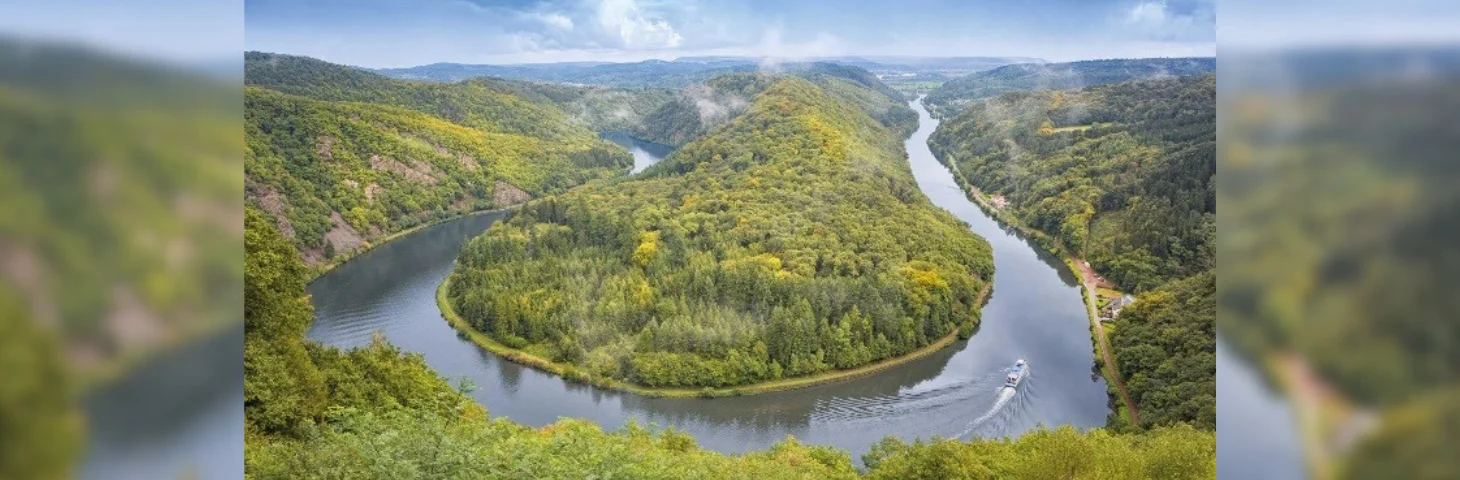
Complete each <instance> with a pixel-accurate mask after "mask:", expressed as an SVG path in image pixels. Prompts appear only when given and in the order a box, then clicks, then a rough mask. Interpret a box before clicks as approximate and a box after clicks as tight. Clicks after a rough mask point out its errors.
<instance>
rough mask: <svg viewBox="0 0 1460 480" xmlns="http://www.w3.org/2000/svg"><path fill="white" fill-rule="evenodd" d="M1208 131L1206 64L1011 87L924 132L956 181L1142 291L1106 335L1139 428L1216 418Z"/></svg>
mask: <svg viewBox="0 0 1460 480" xmlns="http://www.w3.org/2000/svg"><path fill="white" fill-rule="evenodd" d="M1215 141H1216V79H1215V77H1213V76H1210V75H1208V76H1203V77H1185V78H1179V79H1167V80H1145V81H1134V82H1126V83H1119V84H1114V85H1104V86H1098V87H1090V88H1086V89H1083V90H1077V91H1038V92H1013V93H1006V94H1004V95H1002V96H1000V97H998V98H991V99H987V100H985V101H983V102H982V103H980V104H977V105H974V106H972V107H970V108H969V109H968V110H967V111H966V112H964V113H963V114H961V115H959V116H958V117H955V118H953V119H951V120H948V121H946V122H944V123H943V124H942V126H940V127H939V129H938V131H936V132H934V134H933V136H932V138H930V139H929V143H930V146H931V147H932V148H933V151H934V152H935V153H936V154H937V155H938V157H939V159H940V160H941V161H943V162H944V163H946V164H949V165H951V166H952V167H953V171H954V172H955V175H958V176H959V177H960V179H961V180H962V182H963V183H965V184H973V185H976V186H977V187H978V188H980V189H981V190H982V191H983V192H985V193H988V194H991V195H992V194H998V195H1002V196H1003V197H1004V198H1005V199H1007V200H1008V202H1009V207H1007V209H1008V211H1009V212H1010V213H1012V214H1013V215H1014V216H1015V217H1017V218H1018V219H1020V220H1021V221H1022V222H1024V223H1025V224H1027V225H1030V226H1032V227H1034V228H1035V229H1037V230H1039V231H1041V232H1044V233H1045V234H1048V235H1050V236H1052V237H1054V238H1055V239H1057V240H1058V241H1059V243H1060V244H1062V245H1063V246H1064V247H1066V248H1068V249H1070V250H1071V251H1073V252H1074V253H1075V254H1076V255H1078V256H1081V257H1084V258H1087V259H1088V261H1089V262H1090V264H1091V265H1092V266H1093V267H1094V268H1095V270H1096V271H1099V272H1103V273H1104V274H1105V276H1106V277H1107V278H1108V279H1109V280H1111V281H1113V282H1114V283H1116V284H1117V285H1120V286H1122V287H1124V288H1125V289H1127V290H1131V291H1135V292H1145V293H1144V294H1142V295H1140V296H1139V297H1138V298H1137V300H1136V303H1135V305H1133V306H1131V307H1127V308H1126V309H1124V310H1123V311H1122V312H1121V313H1120V316H1119V317H1117V319H1116V324H1115V325H1116V326H1117V327H1118V328H1114V329H1112V332H1111V335H1110V337H1111V344H1112V346H1113V349H1114V351H1115V356H1116V364H1117V365H1118V366H1119V369H1120V371H1119V373H1120V376H1121V377H1122V378H1124V379H1125V380H1126V387H1127V389H1128V391H1129V392H1130V394H1131V396H1132V397H1133V399H1134V400H1135V403H1136V406H1137V407H1138V408H1139V410H1140V412H1141V415H1140V422H1141V424H1140V425H1137V426H1136V427H1138V428H1147V427H1150V426H1156V425H1170V424H1174V423H1178V422H1189V423H1192V424H1193V425H1196V426H1198V427H1200V428H1206V429H1214V428H1216V398H1215V397H1216V364H1215V348H1216V345H1215V340H1216V334H1215V332H1214V325H1215V323H1216V304H1215V295H1216V278H1215V266H1216V262H1215V255H1214V249H1215V245H1214V242H1215V237H1216V195H1215V182H1214V173H1215V169H1216V165H1215V163H1216V151H1215V148H1216V147H1215ZM1120 424H1121V422H1120V421H1119V420H1118V417H1115V416H1112V419H1111V425H1112V426H1117V425H1120Z"/></svg>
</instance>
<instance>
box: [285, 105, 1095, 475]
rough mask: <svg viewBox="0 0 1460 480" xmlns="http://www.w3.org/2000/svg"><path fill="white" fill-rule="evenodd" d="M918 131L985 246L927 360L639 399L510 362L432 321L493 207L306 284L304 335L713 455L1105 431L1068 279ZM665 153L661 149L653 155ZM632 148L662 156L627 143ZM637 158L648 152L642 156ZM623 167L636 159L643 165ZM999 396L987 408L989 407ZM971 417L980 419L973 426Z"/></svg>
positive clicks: (936, 188)
mask: <svg viewBox="0 0 1460 480" xmlns="http://www.w3.org/2000/svg"><path fill="white" fill-rule="evenodd" d="M911 106H912V107H913V108H914V109H916V110H917V111H918V114H919V117H920V121H921V123H920V128H919V129H918V131H917V132H916V133H914V134H913V135H912V137H911V138H910V139H908V141H907V149H908V159H909V161H910V162H911V167H912V171H913V173H914V175H915V176H916V178H917V181H918V185H919V187H920V188H921V189H922V191H923V192H924V193H925V194H926V195H927V196H928V198H930V199H932V201H933V203H935V204H937V205H938V206H940V207H943V208H945V209H947V210H949V211H950V212H952V213H953V214H954V215H956V216H957V217H959V218H961V219H963V220H964V221H965V222H967V223H968V224H969V226H970V228H971V229H972V230H973V232H974V233H976V234H978V235H980V236H983V237H984V238H986V239H988V241H989V243H990V244H992V245H993V250H994V261H995V264H996V273H995V278H994V290H993V292H992V295H991V298H990V299H989V303H988V304H987V305H986V306H985V307H984V310H983V323H982V326H981V329H980V331H979V332H978V333H977V335H975V336H974V337H973V338H972V339H970V340H968V341H965V342H956V343H954V344H952V345H951V346H949V347H948V348H945V349H943V350H941V351H938V352H936V353H934V354H932V355H928V356H926V357H923V358H920V359H917V360H914V361H910V362H908V363H906V364H902V365H898V366H896V367H892V368H889V369H886V370H883V371H881V372H878V373H876V374H873V375H869V376H865V377H861V378H856V379H852V380H847V381H844V382H838V383H833V384H828V385H820V386H815V387H809V388H804V389H799V390H791V391H784V392H775V393H767V394H762V395H753V396H744V397H726V398H716V399H697V398H695V399H669V398H647V397H642V396H637V395H632V394H626V393H621V392H613V391H604V390H600V389H597V388H593V387H590V386H586V385H581V384H576V383H571V382H567V381H565V380H563V379H561V378H559V377H556V376H553V375H550V374H546V373H543V372H540V371H537V370H533V369H531V368H527V367H523V366H520V365H517V364H515V363H512V362H508V361H505V360H502V359H500V358H497V357H496V356H494V355H492V354H490V353H487V352H485V351H483V350H481V349H479V348H478V347H476V346H475V345H473V344H472V343H471V342H470V341H468V340H464V339H462V338H459V337H458V336H457V333H456V331H455V330H453V329H452V328H451V326H450V325H448V324H447V323H446V321H445V320H443V319H442V318H441V313H440V311H439V310H438V309H437V306H436V296H435V294H436V287H437V286H438V285H439V284H440V283H441V281H442V280H443V279H445V278H446V276H447V274H448V273H450V271H451V268H452V261H453V260H454V259H455V258H456V255H457V252H458V250H459V249H460V247H461V245H462V243H464V242H465V241H466V240H467V239H468V238H470V237H472V236H475V235H477V234H480V233H481V232H482V231H483V230H485V229H486V228H487V227H488V226H490V225H491V223H492V222H494V221H496V220H497V219H500V218H502V216H503V215H505V214H503V213H490V214H480V215H473V216H469V217H465V218H460V219H456V220H452V221H448V222H443V223H441V224H438V225H434V226H431V227H428V228H425V229H422V230H420V231H418V232H415V233H412V234H410V235H407V236H404V237H402V238H400V239H397V240H395V241H392V242H390V243H387V244H384V245H381V246H379V247H377V248H375V249H373V250H371V251H369V252H367V253H365V254H362V255H360V256H359V257H357V258H355V259H353V260H351V261H350V262H349V263H346V264H344V265H342V266H340V267H338V268H336V269H334V270H333V271H331V272H329V273H327V274H325V275H324V276H322V277H320V278H319V279H318V280H316V281H315V282H314V283H313V284H311V285H310V287H309V291H310V293H311V294H312V295H313V302H314V305H315V321H314V324H313V326H312V327H311V328H310V331H309V338H311V339H313V340H316V341H319V342H323V343H326V344H329V345H336V346H340V347H347V348H348V347H357V346H362V345H366V344H368V343H369V342H370V338H371V335H372V332H375V331H380V332H383V333H384V334H385V336H386V337H387V338H388V339H389V340H390V342H391V343H394V344H395V345H398V346H400V347H401V348H402V349H404V350H407V351H411V352H419V353H421V354H423V355H424V356H425V359H426V362H427V363H429V364H430V365H431V367H432V368H434V369H436V371H437V372H439V373H440V374H441V375H443V376H445V377H447V378H449V379H451V380H452V381H455V380H457V379H459V378H463V377H464V378H468V379H471V380H472V381H473V382H474V383H475V384H476V385H477V389H476V390H475V391H474V392H472V394H471V395H472V396H473V397H475V398H476V399H477V401H479V402H481V403H482V405H485V406H486V407H487V409H488V411H489V412H490V413H491V414H492V415H496V416H505V417H508V418H510V419H512V420H514V421H517V422H520V423H524V424H528V425H534V426H541V425H546V424H549V423H552V422H554V421H556V420H557V419H558V418H560V417H575V418H584V419H588V420H592V421H594V422H597V423H598V424H600V425H603V427H604V428H605V429H610V430H612V429H615V428H618V427H619V426H621V425H623V424H624V422H626V421H628V420H630V419H633V420H636V421H638V422H640V423H642V424H649V423H652V424H658V425H661V426H669V425H672V426H674V427H677V428H679V429H682V430H684V431H686V432H688V433H690V434H692V435H694V436H695V437H696V438H698V439H699V442H700V444H701V445H702V446H704V447H706V448H711V449H714V450H718V451H722V452H732V453H733V452H743V451H747V450H757V449H764V448H766V447H768V446H770V445H772V444H774V443H776V442H778V441H780V440H782V439H784V438H785V437H786V435H795V436H796V437H797V438H799V439H801V440H803V441H806V442H810V443H815V444H823V445H832V446H836V447H840V448H843V449H847V450H849V451H851V452H852V454H853V456H854V458H855V457H859V456H860V455H861V454H863V453H865V452H866V451H867V449H868V447H870V446H871V445H872V443H873V442H876V441H877V440H880V439H881V438H882V437H884V436H887V435H896V436H898V437H902V438H905V439H909V440H911V439H913V438H918V437H922V438H928V437H932V436H935V435H937V436H943V437H954V436H959V437H963V438H967V437H971V436H1005V435H1018V434H1020V433H1022V432H1024V431H1027V430H1029V429H1031V428H1034V427H1035V426H1036V425H1038V424H1044V425H1064V424H1072V425H1075V426H1077V427H1080V428H1090V427H1097V426H1100V425H1103V424H1104V423H1105V417H1106V415H1107V414H1108V413H1109V412H1110V409H1109V407H1108V402H1107V397H1106V393H1105V382H1104V380H1103V379H1102V378H1101V377H1100V376H1099V374H1098V372H1096V371H1095V370H1094V369H1093V367H1094V361H1093V357H1092V343H1091V339H1090V331H1089V321H1088V320H1087V318H1086V316H1085V310H1084V306H1083V304H1082V302H1081V298H1080V290H1079V286H1078V284H1077V283H1076V279H1075V278H1074V276H1073V275H1071V274H1070V273H1069V272H1068V271H1067V270H1066V269H1065V268H1064V266H1063V265H1061V264H1060V263H1059V262H1058V260H1057V259H1055V258H1054V257H1052V256H1050V255H1048V254H1046V253H1045V252H1043V250H1041V249H1039V247H1038V246H1036V245H1034V244H1032V243H1030V242H1029V241H1027V240H1025V239H1024V238H1021V237H1020V236H1018V235H1017V234H1015V233H1014V232H1012V231H1011V230H1008V229H1005V228H1003V227H1002V226H1000V225H999V224H998V223H996V222H995V221H994V220H993V219H991V218H989V217H988V216H987V215H986V214H984V212H983V211H981V210H979V208H978V207H977V206H975V205H974V204H973V202H971V201H969V200H968V199H967V198H966V197H965V196H964V194H963V192H961V191H960V190H959V189H958V187H957V185H955V184H954V183H953V178H952V175H951V174H950V173H949V172H948V170H947V169H946V168H944V167H943V166H942V165H941V164H939V163H938V162H937V160H936V159H935V158H933V155H932V152H930V151H929V150H928V147H927V139H928V136H929V135H930V134H932V132H933V130H934V129H935V128H937V121H936V120H934V119H932V118H931V117H930V116H929V115H928V113H927V111H926V110H925V109H923V108H922V106H921V105H920V104H918V103H917V102H914V103H913V104H912V105H911ZM661 152H662V151H661ZM634 153H635V154H636V156H638V155H640V154H641V153H652V154H654V155H662V153H658V152H649V151H648V150H647V149H642V148H641V149H638V150H637V151H635V152H634ZM641 160H642V161H657V157H647V158H645V159H641ZM635 163H636V165H635V167H636V170H639V169H642V166H641V165H639V163H641V162H640V161H636V162H635ZM1016 358H1025V359H1027V360H1028V361H1029V365H1030V375H1029V377H1028V379H1027V380H1025V381H1024V382H1023V383H1021V384H1020V386H1019V389H1018V392H1017V393H1016V394H1015V395H1013V396H1012V398H1008V399H1000V398H999V387H1000V386H1002V385H1003V379H1004V369H1005V368H1007V367H1009V366H1010V365H1011V364H1013V362H1014V360H1015V359H1016ZM996 404H1001V406H1000V408H998V409H994V408H993V407H994V406H995V405H996ZM981 417H987V418H986V419H984V420H983V421H981V422H977V423H975V420H979V419H980V418H981Z"/></svg>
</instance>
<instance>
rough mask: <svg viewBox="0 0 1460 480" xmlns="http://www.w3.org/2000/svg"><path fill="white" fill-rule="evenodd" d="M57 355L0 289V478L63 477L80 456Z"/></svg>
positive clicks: (77, 428) (65, 375) (77, 426)
mask: <svg viewBox="0 0 1460 480" xmlns="http://www.w3.org/2000/svg"><path fill="white" fill-rule="evenodd" d="M59 350H60V349H59V348H57V345H56V342H55V339H54V338H53V337H52V336H50V335H48V334H47V333H46V332H44V331H43V330H41V329H40V328H38V327H37V326H36V324H35V323H34V322H33V321H32V320H31V318H30V315H28V314H26V313H25V310H24V307H23V306H22V303H21V302H20V301H19V299H18V298H17V297H16V296H15V295H14V294H12V293H11V292H10V291H9V289H8V288H4V287H3V286H0V371H3V372H5V381H4V382H0V437H3V438H4V439H5V445H3V446H0V478H55V479H59V478H66V477H67V476H68V474H69V473H70V471H71V468H72V465H73V464H74V463H75V460H76V458H77V457H78V456H79V454H80V446H81V441H82V428H81V427H82V425H81V416H80V414H79V413H78V412H77V411H76V399H75V393H74V391H73V390H72V382H71V381H70V375H69V372H68V371H67V369H66V366H65V364H64V363H62V361H61V354H60V351H59Z"/></svg>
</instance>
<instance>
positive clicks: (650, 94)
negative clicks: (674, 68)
mask: <svg viewBox="0 0 1460 480" xmlns="http://www.w3.org/2000/svg"><path fill="white" fill-rule="evenodd" d="M482 82H487V83H489V84H490V85H492V86H493V88H496V89H499V90H502V91H506V92H510V93H512V94H514V95H517V96H518V97H521V98H523V99H526V100H529V101H533V102H538V103H545V104H552V105H557V107H558V108H559V109H561V110H562V111H563V112H565V113H567V114H568V117H569V120H571V121H572V122H573V123H575V124H577V125H581V126H584V127H587V128H588V129H589V130H593V131H596V132H604V131H630V130H633V129H635V128H637V127H638V126H639V124H641V123H643V121H644V118H645V117H647V116H649V115H650V114H651V113H654V112H655V111H657V110H658V109H659V108H660V107H662V106H664V104H666V103H668V102H669V101H670V100H672V99H673V98H674V97H675V90H673V89H669V88H607V87H582V86H572V85H555V84H549V83H535V82H523V81H512V80H496V79H486V80H482Z"/></svg>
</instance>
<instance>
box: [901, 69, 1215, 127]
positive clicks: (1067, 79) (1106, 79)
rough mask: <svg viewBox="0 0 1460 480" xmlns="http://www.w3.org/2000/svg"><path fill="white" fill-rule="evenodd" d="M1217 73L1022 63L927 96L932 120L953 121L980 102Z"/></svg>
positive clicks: (967, 78) (958, 81) (966, 79)
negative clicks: (1028, 93)
mask: <svg viewBox="0 0 1460 480" xmlns="http://www.w3.org/2000/svg"><path fill="white" fill-rule="evenodd" d="M1216 71H1217V59H1216V58H1214V57H1197V58H1140V59H1115V60H1086V61H1082V62H1071V63H1021V64H1015V65H1007V66H1003V67H999V68H995V69H992V70H987V71H982V72H977V73H974V74H971V75H968V76H965V77H961V78H955V79H953V80H949V81H948V82H947V83H944V84H943V85H942V86H940V87H938V88H936V89H934V90H933V91H932V92H930V93H928V97H927V98H926V99H925V101H926V103H927V104H928V105H929V108H930V109H931V110H932V111H933V114H934V115H935V116H938V117H952V116H954V115H957V114H958V113H959V112H961V111H963V110H964V109H966V108H968V107H971V106H974V105H977V104H978V101H979V100H981V99H984V98H990V97H997V96H999V95H1001V94H1003V93H1006V92H1013V91H1021V90H1064V89H1070V88H1081V87H1090V86H1096V85H1106V84H1111V83H1121V82H1128V81H1131V80H1139V79H1153V78H1166V77H1173V76H1174V77H1184V76H1200V75H1205V74H1210V73H1215V72H1216Z"/></svg>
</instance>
